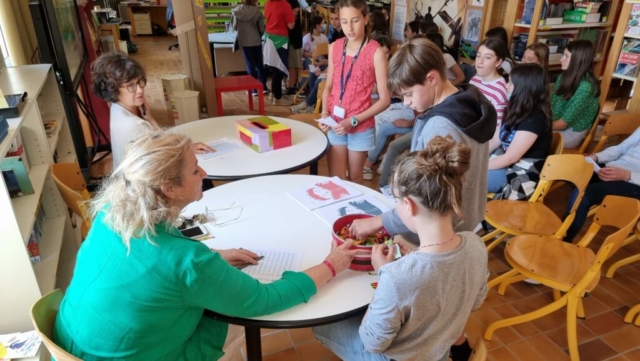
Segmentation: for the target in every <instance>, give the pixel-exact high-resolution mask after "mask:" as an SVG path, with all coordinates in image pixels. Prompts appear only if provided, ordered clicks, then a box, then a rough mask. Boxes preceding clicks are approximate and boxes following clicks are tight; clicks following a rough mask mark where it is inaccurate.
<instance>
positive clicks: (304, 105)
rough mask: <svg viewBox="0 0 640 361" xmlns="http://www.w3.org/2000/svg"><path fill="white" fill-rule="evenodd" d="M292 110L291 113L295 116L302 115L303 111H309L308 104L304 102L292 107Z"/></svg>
mask: <svg viewBox="0 0 640 361" xmlns="http://www.w3.org/2000/svg"><path fill="white" fill-rule="evenodd" d="M290 109H291V113H293V114H298V113H302V111H304V110H305V109H307V103H305V102H302V103H300V104H296V105H294V106H292V107H291V108H290Z"/></svg>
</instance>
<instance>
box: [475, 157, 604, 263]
mask: <svg viewBox="0 0 640 361" xmlns="http://www.w3.org/2000/svg"><path fill="white" fill-rule="evenodd" d="M592 173H593V166H591V164H589V163H587V161H586V160H585V159H584V157H583V156H582V155H578V154H559V155H550V156H548V157H547V159H546V160H545V164H544V167H543V168H542V172H541V173H540V181H539V182H538V186H537V187H536V190H535V192H533V195H532V196H531V198H529V200H528V201H527V202H524V201H513V200H504V199H499V200H492V201H490V202H489V203H487V208H486V210H485V217H484V219H485V221H487V223H489V224H490V225H492V226H493V227H495V228H496V230H495V231H493V232H490V233H488V234H486V235H485V236H483V237H482V239H483V240H484V241H485V242H490V243H489V244H488V245H487V251H491V250H492V249H493V248H495V247H496V246H497V245H498V244H500V242H502V241H503V240H504V239H505V238H507V237H508V236H509V235H512V236H518V235H524V234H539V235H543V236H552V237H555V238H562V237H564V235H565V233H566V231H567V229H568V228H569V226H570V225H571V223H572V222H573V218H574V217H575V210H576V208H577V207H578V204H579V203H580V200H582V196H583V195H584V190H585V188H586V187H587V184H588V183H589V179H591V174H592ZM559 180H560V181H567V182H571V183H573V184H574V185H575V186H576V188H577V189H578V190H579V193H578V198H577V199H576V202H575V203H574V204H573V206H572V207H571V209H570V212H569V216H567V218H566V219H565V220H564V221H562V220H561V219H560V218H558V216H557V215H556V214H555V213H554V212H553V211H552V210H550V209H549V208H548V207H547V206H545V205H544V204H543V202H542V201H543V200H544V196H545V195H546V194H547V192H548V191H549V188H550V187H551V184H552V183H553V181H559ZM494 238H495V239H494Z"/></svg>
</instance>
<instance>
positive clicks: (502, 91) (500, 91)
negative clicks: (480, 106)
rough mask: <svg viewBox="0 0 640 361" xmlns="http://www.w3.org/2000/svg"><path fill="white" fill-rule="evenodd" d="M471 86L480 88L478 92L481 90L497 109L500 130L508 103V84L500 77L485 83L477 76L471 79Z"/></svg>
mask: <svg viewBox="0 0 640 361" xmlns="http://www.w3.org/2000/svg"><path fill="white" fill-rule="evenodd" d="M469 84H472V85H474V86H475V87H476V88H478V90H480V91H481V92H482V94H484V96H485V97H486V98H487V100H489V101H490V102H491V104H493V106H494V107H495V108H496V113H498V128H500V124H502V115H503V113H504V109H505V108H506V107H507V103H508V100H507V83H506V82H505V80H504V78H503V77H499V78H498V79H496V80H493V81H490V82H484V81H483V80H482V78H481V77H479V76H477V75H475V76H474V77H473V78H471V80H470V81H469Z"/></svg>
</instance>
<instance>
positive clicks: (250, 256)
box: [216, 248, 259, 267]
mask: <svg viewBox="0 0 640 361" xmlns="http://www.w3.org/2000/svg"><path fill="white" fill-rule="evenodd" d="M216 252H218V253H220V256H221V257H222V258H224V260H225V261H227V262H229V264H230V265H232V266H233V267H238V266H240V265H243V264H245V263H250V264H258V261H256V258H258V257H259V256H258V255H257V254H255V253H253V252H251V251H249V250H246V249H242V248H240V249H238V248H231V249H217V250H216Z"/></svg>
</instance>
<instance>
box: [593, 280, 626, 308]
mask: <svg viewBox="0 0 640 361" xmlns="http://www.w3.org/2000/svg"><path fill="white" fill-rule="evenodd" d="M603 279H604V278H601V279H600V280H601V282H602V280H603ZM590 296H591V297H595V298H596V299H597V300H598V301H600V302H602V303H603V304H604V305H605V306H607V307H608V308H609V309H616V308H619V307H622V306H625V305H627V303H625V302H624V301H622V300H620V299H619V298H618V297H616V296H614V295H613V294H612V293H610V292H609V291H608V290H607V289H605V288H604V287H600V285H598V286H597V287H596V288H595V289H594V290H593V291H591V293H590Z"/></svg>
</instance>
